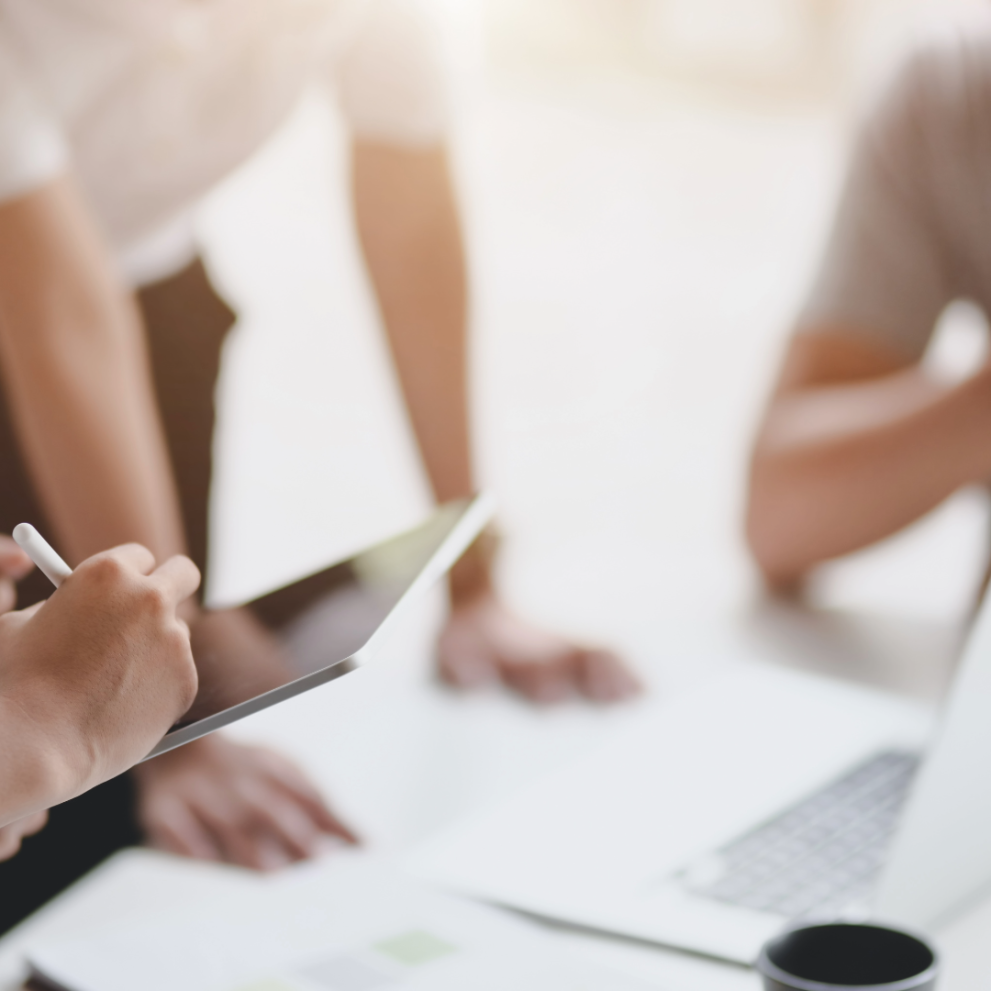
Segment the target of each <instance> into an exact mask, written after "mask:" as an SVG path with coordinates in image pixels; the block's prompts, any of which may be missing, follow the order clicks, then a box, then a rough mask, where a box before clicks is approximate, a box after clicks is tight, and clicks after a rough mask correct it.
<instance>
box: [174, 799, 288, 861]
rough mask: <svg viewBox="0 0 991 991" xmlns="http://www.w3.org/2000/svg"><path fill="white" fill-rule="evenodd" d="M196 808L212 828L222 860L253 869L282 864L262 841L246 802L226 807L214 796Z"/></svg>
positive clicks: (204, 824)
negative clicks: (275, 859)
mask: <svg viewBox="0 0 991 991" xmlns="http://www.w3.org/2000/svg"><path fill="white" fill-rule="evenodd" d="M193 811H194V812H195V814H196V816H197V817H198V819H199V820H200V822H201V823H202V824H203V826H204V827H205V828H206V829H208V830H209V831H210V834H211V836H213V838H214V841H215V842H216V844H217V846H218V848H219V849H220V859H221V860H223V861H224V862H225V863H228V864H235V865H236V866H238V867H250V868H251V869H252V870H256V871H264V870H271V869H273V867H277V866H279V865H278V864H274V863H273V859H272V857H271V856H269V850H268V849H267V848H266V847H265V846H264V845H262V844H260V843H259V831H258V828H257V825H256V823H254V822H253V821H252V818H251V816H250V815H248V814H246V810H245V808H244V806H243V805H240V804H237V803H235V802H231V801H228V802H225V803H223V807H222V806H221V805H219V804H218V803H217V801H216V798H214V799H213V800H211V801H208V802H197V803H196V805H195V806H194V809H193Z"/></svg>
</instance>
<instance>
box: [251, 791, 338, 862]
mask: <svg viewBox="0 0 991 991" xmlns="http://www.w3.org/2000/svg"><path fill="white" fill-rule="evenodd" d="M266 799H267V800H266V801H265V804H264V805H263V806H256V807H255V808H254V809H253V810H252V811H253V818H254V820H255V822H256V823H257V824H258V825H257V829H256V834H258V835H261V836H267V837H268V838H270V839H271V840H273V841H274V842H275V844H276V845H277V846H278V847H279V849H280V850H282V851H283V853H284V854H285V855H286V856H287V857H288V858H289V859H290V861H296V860H308V859H309V858H310V857H312V856H313V855H314V854H315V853H316V851H317V842H318V840H319V838H320V835H321V831H320V829H319V827H318V826H317V824H316V823H315V822H314V821H313V818H312V817H311V816H310V815H309V813H308V812H307V811H306V809H305V808H304V807H303V806H302V805H301V804H300V803H298V802H296V801H294V800H293V799H292V798H290V797H288V796H287V795H285V793H279V792H275V791H273V792H272V793H271V794H270V795H269V796H266Z"/></svg>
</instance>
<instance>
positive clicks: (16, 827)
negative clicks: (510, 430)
mask: <svg viewBox="0 0 991 991" xmlns="http://www.w3.org/2000/svg"><path fill="white" fill-rule="evenodd" d="M46 822H48V813H47V812H34V813H32V814H31V815H29V816H25V817H24V818H23V819H18V820H17V822H12V823H9V824H8V825H6V826H0V861H3V860H10V858H11V857H13V856H14V854H15V853H17V851H18V850H20V848H21V840H23V839H24V837H25V836H33V835H34V834H35V833H37V832H38V831H39V830H40V829H41V828H42V827H43V826H44V825H45V823H46Z"/></svg>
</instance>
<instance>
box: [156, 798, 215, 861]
mask: <svg viewBox="0 0 991 991" xmlns="http://www.w3.org/2000/svg"><path fill="white" fill-rule="evenodd" d="M143 819H144V822H145V834H146V837H147V840H148V843H149V845H151V846H153V847H156V848H157V849H159V850H166V851H168V852H169V853H177V854H179V855H181V856H183V857H192V858H193V859H194V860H212V861H217V862H222V861H223V860H224V854H223V850H222V849H221V847H220V845H219V844H218V843H217V841H216V840H215V839H214V837H213V835H212V834H211V832H210V830H209V829H207V828H206V826H205V825H204V824H203V823H202V822H201V821H200V820H199V819H198V818H197V817H196V815H195V814H194V813H193V811H192V810H191V809H190V808H189V807H188V806H187V805H186V804H185V803H184V802H182V801H178V800H176V801H159V802H156V803H155V805H154V807H153V808H152V809H150V810H149V812H148V814H147V815H145V816H144V817H143Z"/></svg>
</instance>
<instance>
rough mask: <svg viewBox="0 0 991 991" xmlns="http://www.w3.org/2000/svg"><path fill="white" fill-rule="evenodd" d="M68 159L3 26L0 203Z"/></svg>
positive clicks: (58, 168) (44, 179)
mask: <svg viewBox="0 0 991 991" xmlns="http://www.w3.org/2000/svg"><path fill="white" fill-rule="evenodd" d="M67 160H68V152H67V148H66V143H65V140H64V138H63V136H62V132H61V129H60V127H59V124H58V121H57V120H56V119H55V117H54V116H53V115H52V114H50V113H49V112H48V111H47V110H46V108H45V106H44V103H43V101H41V100H39V99H38V97H37V96H36V94H35V93H34V92H33V89H32V86H31V85H30V80H29V78H28V76H27V74H26V73H25V72H24V70H23V67H22V66H21V64H20V62H19V60H18V57H17V52H16V51H15V49H14V47H13V46H12V45H11V44H10V41H9V39H8V38H6V37H4V35H3V24H2V23H0V201H3V200H8V199H12V198H14V197H16V196H20V195H22V194H23V193H27V192H30V191H31V190H32V189H34V188H36V187H37V186H40V185H42V184H44V183H45V182H47V181H49V180H50V179H53V178H55V176H57V175H58V174H59V173H60V172H62V171H64V170H65V167H66V162H67Z"/></svg>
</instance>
